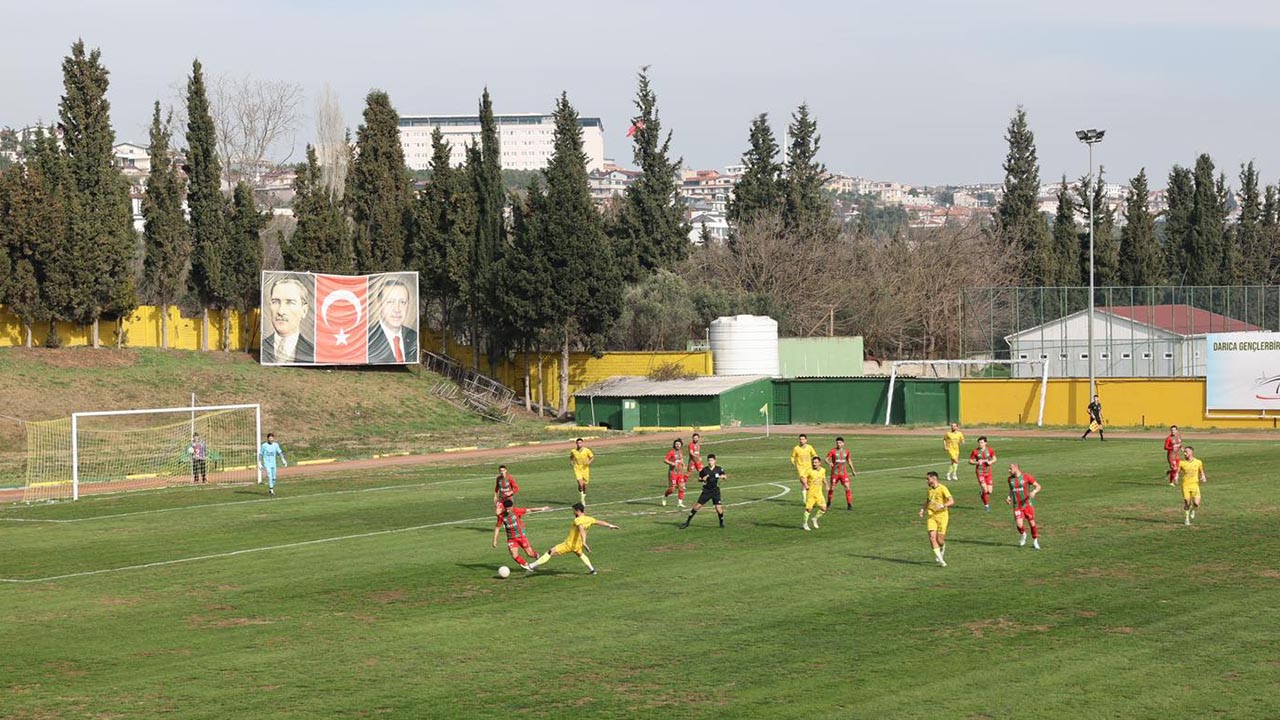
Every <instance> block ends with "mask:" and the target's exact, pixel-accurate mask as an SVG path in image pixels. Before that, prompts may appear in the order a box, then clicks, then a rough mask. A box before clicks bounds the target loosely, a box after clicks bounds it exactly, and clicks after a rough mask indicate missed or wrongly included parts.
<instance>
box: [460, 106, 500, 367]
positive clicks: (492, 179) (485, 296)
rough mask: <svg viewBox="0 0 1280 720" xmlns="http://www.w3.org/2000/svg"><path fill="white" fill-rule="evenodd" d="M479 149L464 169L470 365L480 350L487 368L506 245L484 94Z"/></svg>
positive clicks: (496, 152)
mask: <svg viewBox="0 0 1280 720" xmlns="http://www.w3.org/2000/svg"><path fill="white" fill-rule="evenodd" d="M479 116H480V144H479V145H473V146H471V147H470V148H468V150H467V169H468V176H469V177H470V180H471V185H472V192H473V193H474V196H475V209H476V217H475V240H474V241H473V242H472V243H471V272H472V278H471V281H470V282H469V283H468V290H469V293H468V301H469V302H468V305H469V309H468V311H469V314H470V316H471V336H472V341H471V344H472V350H473V353H472V362H473V364H474V365H475V366H476V367H479V363H480V347H481V345H482V344H483V345H486V346H487V348H488V357H489V366H490V368H492V367H493V366H494V364H495V362H496V360H497V357H496V354H497V351H498V349H499V348H498V347H497V342H496V341H497V340H498V338H496V337H495V336H494V334H493V332H492V330H493V329H494V328H495V323H497V322H498V321H499V317H498V316H497V314H496V312H497V311H496V309H495V308H494V306H493V304H492V303H491V302H490V298H493V297H494V296H495V295H496V294H498V293H501V292H503V289H504V283H503V281H502V279H501V277H500V276H499V275H498V274H497V273H496V269H497V267H498V265H499V263H500V262H501V260H502V253H503V250H504V249H505V247H506V244H507V237H506V236H507V228H506V219H505V217H504V212H505V210H506V190H505V189H504V186H503V182H502V148H501V147H500V144H499V138H498V123H497V120H496V119H495V118H494V116H493V101H492V99H491V98H490V97H489V89H488V88H485V90H484V93H483V95H481V97H480V113H479Z"/></svg>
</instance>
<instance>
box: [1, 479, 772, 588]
mask: <svg viewBox="0 0 1280 720" xmlns="http://www.w3.org/2000/svg"><path fill="white" fill-rule="evenodd" d="M765 485H771V486H773V487H777V488H781V492H778V493H775V494H774V495H771V496H769V497H765V498H760V499H758V500H746V501H740V502H738V503H733V505H735V506H736V505H748V504H752V503H757V502H764V501H767V500H774V499H777V498H780V497H782V496H784V495H786V494H788V493H790V492H791V488H788V487H787V486H785V485H783V484H782V483H780V482H762V483H752V484H750V485H738V486H736V487H737V488H749V487H762V486H765ZM661 497H662V496H661V495H653V496H649V497H638V498H630V499H627V500H613V501H610V502H604V503H594V504H593V505H592V507H604V506H608V505H624V504H629V503H637V502H643V501H645V500H657V499H659V498H661ZM248 502H253V501H248ZM570 507H571V506H568V505H565V506H562V507H556V508H551V509H550V510H544V511H543V512H561V511H564V510H568V509H570ZM654 512H655V514H656V511H654ZM539 514H541V513H539ZM629 514H632V513H629ZM633 514H635V515H640V514H648V513H633ZM492 521H493V515H485V516H483V517H475V518H467V519H465V520H446V521H443V522H437V523H427V524H425V525H412V526H410V527H402V528H390V529H388V530H373V531H371V532H365V533H354V534H351V535H338V536H335V537H327V538H317V539H315V540H300V541H298V542H292V543H283V544H279V545H266V546H263V547H254V548H244V549H242V550H229V551H227V552H221V553H210V554H208V555H196V556H194V557H185V558H175V559H173V560H157V561H155V562H149V563H140V564H137V565H124V566H121V567H114V568H102V569H99V570H84V571H82V572H75V573H66V574H63V575H49V576H47V577H39V578H0V583H7V584H9V585H29V584H32V583H41V582H52V581H54V580H70V579H72V578H81V577H90V576H93V575H105V574H108V573H117V572H127V571H130V570H147V569H150V568H157V567H165V566H168V565H181V564H185V563H193V562H200V561H202V560H217V559H220V558H231V557H237V556H240V555H250V554H253V553H260V552H269V551H272V550H289V549H292V548H300V547H308V546H310V545H323V544H326V543H334V542H342V541H344V540H360V539H363V538H371V537H379V536H382V535H394V534H396V533H406V532H414V531H417V530H429V529H432V528H441V527H449V526H452V525H466V524H468V523H475V522H492Z"/></svg>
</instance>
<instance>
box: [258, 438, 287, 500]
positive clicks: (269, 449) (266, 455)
mask: <svg viewBox="0 0 1280 720" xmlns="http://www.w3.org/2000/svg"><path fill="white" fill-rule="evenodd" d="M276 458H280V463H281V464H282V465H284V466H285V467H289V461H288V460H286V459H285V457H284V450H282V449H280V443H278V442H276V436H275V433H267V441H266V442H264V443H262V447H260V448H258V467H260V468H262V469H263V470H265V471H266V472H267V493H268V494H270V495H273V496H274V495H275V494H276ZM258 483H259V484H261V483H262V480H258Z"/></svg>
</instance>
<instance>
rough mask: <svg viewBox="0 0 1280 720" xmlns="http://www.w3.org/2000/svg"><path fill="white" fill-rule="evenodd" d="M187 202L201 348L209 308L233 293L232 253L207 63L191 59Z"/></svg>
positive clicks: (206, 338) (204, 347)
mask: <svg viewBox="0 0 1280 720" xmlns="http://www.w3.org/2000/svg"><path fill="white" fill-rule="evenodd" d="M186 167H187V206H188V208H189V209H190V212H191V274H190V276H189V278H188V280H189V281H188V285H189V286H190V288H191V289H192V291H193V292H194V293H195V296H196V299H197V300H198V301H199V303H200V307H201V309H202V317H201V333H200V349H201V350H208V349H209V309H210V308H219V309H221V308H226V307H228V306H229V305H230V303H231V294H232V293H231V292H230V288H229V286H228V283H227V279H226V274H227V270H226V267H225V266H226V263H227V257H228V256H229V254H230V250H229V245H230V233H229V232H228V230H227V201H226V198H225V197H223V195H222V166H221V163H220V162H219V161H218V136H217V133H216V132H215V131H214V125H213V116H212V115H211V114H210V110H209V95H208V91H207V90H206V89H205V83H204V68H203V67H202V66H201V64H200V61H199V60H195V61H193V62H192V63H191V77H190V78H188V79H187V166H186Z"/></svg>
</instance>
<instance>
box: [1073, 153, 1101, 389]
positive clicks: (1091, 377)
mask: <svg viewBox="0 0 1280 720" xmlns="http://www.w3.org/2000/svg"><path fill="white" fill-rule="evenodd" d="M1106 132H1107V131H1106V130H1097V129H1090V130H1078V131H1076V138H1077V139H1078V140H1080V142H1082V143H1084V144H1085V145H1088V146H1089V188H1088V189H1089V402H1093V396H1094V395H1096V394H1098V389H1097V379H1096V377H1095V375H1094V372H1093V294H1094V279H1093V277H1094V272H1093V226H1094V224H1095V222H1096V221H1095V220H1094V207H1093V196H1094V194H1095V188H1094V186H1093V185H1094V178H1093V146H1094V145H1096V144H1098V143H1100V142H1102V136H1103V135H1105V134H1106Z"/></svg>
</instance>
